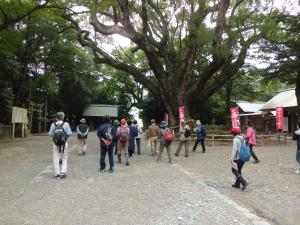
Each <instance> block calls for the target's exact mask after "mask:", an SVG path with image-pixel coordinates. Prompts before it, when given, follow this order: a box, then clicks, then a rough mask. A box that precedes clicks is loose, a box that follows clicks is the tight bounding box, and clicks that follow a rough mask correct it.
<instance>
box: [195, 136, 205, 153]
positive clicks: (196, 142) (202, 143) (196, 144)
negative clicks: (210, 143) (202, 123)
mask: <svg viewBox="0 0 300 225" xmlns="http://www.w3.org/2000/svg"><path fill="white" fill-rule="evenodd" d="M199 142H201V145H202V152H205V145H204V139H203V140H199V139H197V140H196V141H195V145H194V147H193V151H196V148H197V146H198V143H199Z"/></svg>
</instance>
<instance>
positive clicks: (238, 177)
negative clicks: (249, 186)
mask: <svg viewBox="0 0 300 225" xmlns="http://www.w3.org/2000/svg"><path fill="white" fill-rule="evenodd" d="M234 162H235V163H236V164H237V167H238V170H236V169H234V168H231V171H232V173H233V174H234V175H235V177H236V180H235V184H234V185H235V186H240V184H242V185H243V186H244V185H245V184H246V183H247V182H246V180H245V179H244V178H243V176H242V168H243V166H244V164H245V162H244V161H242V160H234Z"/></svg>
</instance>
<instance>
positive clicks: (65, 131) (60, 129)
mask: <svg viewBox="0 0 300 225" xmlns="http://www.w3.org/2000/svg"><path fill="white" fill-rule="evenodd" d="M64 118H65V114H64V113H63V112H58V113H57V114H56V122H53V123H52V124H51V126H50V131H49V136H50V137H52V139H53V147H52V152H53V167H54V176H55V177H56V178H65V177H66V176H67V161H68V147H69V145H68V141H67V139H68V137H70V136H71V135H72V131H71V128H70V125H69V123H68V122H64ZM60 160H61V167H60V163H59V162H60Z"/></svg>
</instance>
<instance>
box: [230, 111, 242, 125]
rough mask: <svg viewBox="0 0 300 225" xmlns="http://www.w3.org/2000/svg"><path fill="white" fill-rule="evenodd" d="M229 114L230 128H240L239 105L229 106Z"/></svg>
mask: <svg viewBox="0 0 300 225" xmlns="http://www.w3.org/2000/svg"><path fill="white" fill-rule="evenodd" d="M230 114H231V124H232V128H236V129H239V130H241V125H240V118H239V107H235V108H231V109H230Z"/></svg>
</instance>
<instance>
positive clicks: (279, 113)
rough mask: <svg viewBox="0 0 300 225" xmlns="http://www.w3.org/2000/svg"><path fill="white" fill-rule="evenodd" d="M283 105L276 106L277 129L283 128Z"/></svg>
mask: <svg viewBox="0 0 300 225" xmlns="http://www.w3.org/2000/svg"><path fill="white" fill-rule="evenodd" d="M283 124H284V123H283V107H282V106H277V107H276V129H277V130H283Z"/></svg>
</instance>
